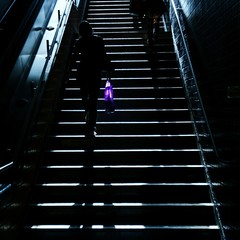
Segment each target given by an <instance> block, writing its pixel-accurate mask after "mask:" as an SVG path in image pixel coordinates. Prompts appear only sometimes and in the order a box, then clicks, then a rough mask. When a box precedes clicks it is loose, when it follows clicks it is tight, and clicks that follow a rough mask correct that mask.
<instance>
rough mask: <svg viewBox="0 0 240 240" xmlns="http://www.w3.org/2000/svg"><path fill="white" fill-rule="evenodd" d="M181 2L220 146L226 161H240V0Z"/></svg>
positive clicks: (203, 96)
mask: <svg viewBox="0 0 240 240" xmlns="http://www.w3.org/2000/svg"><path fill="white" fill-rule="evenodd" d="M179 2H180V4H181V7H182V10H183V12H184V15H185V17H186V22H187V25H188V27H189V29H190V42H191V44H190V46H191V48H192V52H193V54H194V55H195V57H194V59H195V61H194V66H195V68H196V69H197V70H196V71H197V76H198V82H199V87H200V92H201V96H202V99H203V102H204V105H205V109H206V112H207V116H208V117H209V120H210V125H211V128H212V131H213V134H214V135H215V138H216V145H217V148H218V149H219V151H220V153H221V157H222V158H224V159H225V160H226V161H236V160H237V159H238V160H239V155H240V154H239V147H240V123H239V122H240V60H239V56H240V55H239V54H240V34H239V32H240V1H239V0H231V1H226V0H191V1H189V0H179ZM238 160H237V161H238Z"/></svg>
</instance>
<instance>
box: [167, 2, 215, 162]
mask: <svg viewBox="0 0 240 240" xmlns="http://www.w3.org/2000/svg"><path fill="white" fill-rule="evenodd" d="M169 2H170V3H171V5H172V7H173V10H174V13H175V17H176V19H177V23H178V26H179V31H180V34H181V37H182V41H183V44H184V49H185V53H186V56H187V59H188V64H189V68H190V71H191V74H192V78H193V81H194V83H195V88H196V92H197V94H198V100H199V102H200V105H201V110H202V114H203V117H204V120H205V123H206V127H207V130H208V134H209V136H210V138H211V143H212V148H213V150H214V153H215V154H216V157H217V158H219V155H218V151H217V148H216V146H215V143H214V138H213V135H212V132H211V129H210V125H209V122H208V119H207V115H206V112H205V110H204V107H203V106H204V105H203V102H202V99H201V95H200V92H199V89H198V84H197V80H196V75H195V71H194V69H193V65H192V60H191V57H190V54H189V50H188V45H187V42H186V40H185V37H184V33H183V30H182V26H181V22H180V20H179V14H178V11H182V8H177V7H176V5H175V2H174V0H169Z"/></svg>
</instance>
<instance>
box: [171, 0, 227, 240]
mask: <svg viewBox="0 0 240 240" xmlns="http://www.w3.org/2000/svg"><path fill="white" fill-rule="evenodd" d="M169 2H170V4H171V7H172V9H173V11H174V15H175V17H176V20H177V24H178V27H179V29H178V30H179V31H180V35H181V40H182V42H183V48H184V49H185V54H186V57H187V61H188V65H189V70H190V72H191V74H192V76H191V80H192V81H194V85H195V91H196V93H197V97H198V101H199V103H200V107H201V111H202V115H203V119H204V122H205V125H206V130H207V133H208V135H209V137H210V140H211V147H212V148H213V151H214V153H215V156H216V157H217V158H218V152H217V149H216V146H215V143H214V139H213V136H212V133H211V129H210V126H209V123H208V120H207V116H206V113H205V110H204V107H203V103H202V100H201V95H200V92H199V89H198V85H197V80H196V76H195V73H194V69H193V66H192V61H191V57H190V54H189V49H188V45H187V42H186V40H185V37H184V32H183V29H182V25H181V22H180V19H179V13H178V11H182V9H181V8H177V7H176V5H175V2H174V0H169ZM171 22H172V20H171ZM172 31H173V29H172ZM173 35H174V34H173ZM175 48H176V50H177V47H176V44H175ZM177 52H178V50H177ZM186 92H188V91H187V89H186ZM189 102H190V101H189ZM190 104H191V103H190ZM191 111H192V109H191ZM193 121H194V123H195V131H196V134H197V137H198V141H199V147H200V148H201V154H202V162H203V165H204V167H205V174H206V179H207V181H208V183H209V187H210V196H211V199H212V202H213V203H214V210H215V213H216V220H217V223H218V226H219V229H220V231H221V238H222V240H225V239H226V236H225V232H224V228H223V225H222V222H221V217H220V213H219V210H218V203H217V199H216V197H215V194H214V190H213V185H212V181H211V177H210V174H209V171H208V164H207V162H206V159H205V157H204V154H203V149H202V145H201V143H200V136H199V133H198V130H197V129H196V119H195V118H194V117H193Z"/></svg>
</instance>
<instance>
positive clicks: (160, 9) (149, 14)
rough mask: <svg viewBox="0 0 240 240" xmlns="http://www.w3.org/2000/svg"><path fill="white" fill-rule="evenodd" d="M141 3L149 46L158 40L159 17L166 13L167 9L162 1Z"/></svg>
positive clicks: (149, 0)
mask: <svg viewBox="0 0 240 240" xmlns="http://www.w3.org/2000/svg"><path fill="white" fill-rule="evenodd" d="M142 1H143V6H144V7H143V9H144V14H145V20H146V25H147V32H148V33H147V34H148V42H149V44H150V45H151V44H152V42H153V40H157V39H158V35H159V21H160V17H161V16H162V14H164V13H165V12H167V10H168V9H167V6H166V5H165V3H164V1H163V0H142Z"/></svg>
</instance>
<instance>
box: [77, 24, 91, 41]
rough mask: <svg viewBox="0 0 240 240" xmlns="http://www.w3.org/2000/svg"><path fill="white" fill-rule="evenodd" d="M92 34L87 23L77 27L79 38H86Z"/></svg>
mask: <svg viewBox="0 0 240 240" xmlns="http://www.w3.org/2000/svg"><path fill="white" fill-rule="evenodd" d="M92 34H93V31H92V27H91V25H90V24H89V22H88V21H82V22H81V23H80V25H79V35H80V36H81V37H88V36H91V35H92Z"/></svg>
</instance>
